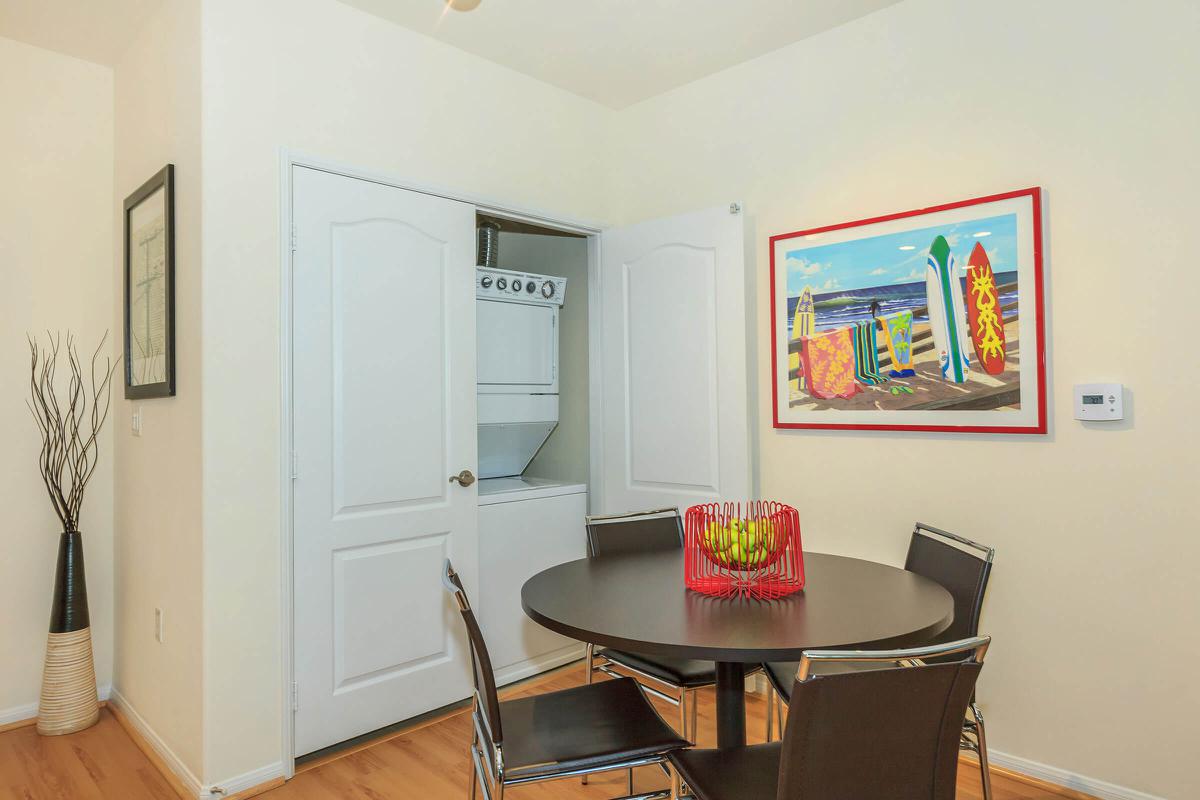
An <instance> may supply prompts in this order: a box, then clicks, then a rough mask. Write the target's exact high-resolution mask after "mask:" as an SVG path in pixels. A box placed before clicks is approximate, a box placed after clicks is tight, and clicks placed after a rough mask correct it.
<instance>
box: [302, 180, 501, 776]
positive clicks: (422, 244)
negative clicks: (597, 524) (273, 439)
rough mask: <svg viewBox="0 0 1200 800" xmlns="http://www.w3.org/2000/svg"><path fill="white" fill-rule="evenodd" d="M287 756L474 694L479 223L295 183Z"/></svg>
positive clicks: (443, 208)
mask: <svg viewBox="0 0 1200 800" xmlns="http://www.w3.org/2000/svg"><path fill="white" fill-rule="evenodd" d="M292 187H293V188H292V198H293V200H292V204H293V221H294V223H295V226H296V237H295V253H294V255H293V258H292V263H293V291H294V294H293V297H294V309H293V333H292V336H293V376H294V378H293V381H294V382H293V405H294V409H293V416H294V431H293V441H294V448H295V451H296V465H297V477H296V480H295V481H294V484H293V487H294V491H293V494H294V499H293V508H294V514H295V519H294V530H295V548H294V557H295V575H294V581H295V586H294V592H293V595H294V597H295V634H294V640H295V671H296V681H297V690H298V691H297V695H298V710H297V711H296V714H295V732H296V754H297V755H302V754H304V753H309V752H312V751H313V750H317V749H319V748H322V747H325V746H327V745H331V744H334V743H336V742H340V741H343V740H345V739H348V738H350V737H353V736H357V735H358V734H361V733H365V732H367V731H372V730H375V729H376V728H380V727H382V726H385V725H389V724H391V723H394V722H398V721H400V720H403V719H407V718H409V717H412V716H415V715H417V714H421V713H424V712H426V711H429V710H431V709H434V708H438V707H439V706H442V705H445V704H447V703H451V702H454V701H456V700H460V699H462V698H465V697H467V696H469V695H470V691H471V690H470V673H469V671H468V670H469V668H468V666H467V658H468V656H467V649H466V645H465V638H464V637H463V636H462V625H461V619H460V618H459V617H458V613H457V610H456V609H455V607H454V606H453V604H452V602H449V601H448V598H447V595H446V593H445V592H444V591H443V590H442V584H441V580H440V576H441V570H442V561H443V559H445V558H447V557H449V558H451V559H453V561H454V565H455V567H456V568H457V570H458V571H459V573H460V574H461V575H462V576H463V579H464V581H465V582H466V585H467V586H468V587H471V586H477V585H478V584H477V580H476V578H477V569H476V561H477V547H478V540H477V535H476V491H477V488H476V487H475V486H471V487H470V488H464V487H462V486H460V485H458V484H455V483H451V482H450V481H449V476H450V475H452V474H457V473H458V472H459V471H460V470H462V469H472V470H474V469H475V468H476V465H475V461H476V452H475V451H476V442H475V414H476V409H475V287H474V279H475V268H474V230H475V209H474V208H473V207H472V206H469V205H466V204H464V203H458V202H454V201H451V200H446V199H443V198H440V197H433V196H430V195H425V194H420V193H417V192H408V191H404V190H401V189H396V188H393V187H389V186H384V185H381V184H378V183H372V182H369V181H364V180H357V179H354V178H347V177H343V176H339V175H333V174H330V173H327V172H322V171H319V170H314V169H308V168H304V167H296V168H294V170H293V182H292Z"/></svg>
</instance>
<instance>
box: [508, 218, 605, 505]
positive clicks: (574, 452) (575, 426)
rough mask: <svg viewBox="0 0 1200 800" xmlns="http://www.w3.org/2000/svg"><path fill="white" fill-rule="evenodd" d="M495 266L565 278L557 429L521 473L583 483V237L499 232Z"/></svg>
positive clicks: (585, 377) (585, 350)
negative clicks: (497, 258) (565, 289)
mask: <svg viewBox="0 0 1200 800" xmlns="http://www.w3.org/2000/svg"><path fill="white" fill-rule="evenodd" d="M499 265H500V267H501V268H502V269H511V270H517V271H520V272H533V273H537V274H541V275H558V276H560V277H563V278H566V279H567V293H566V296H565V298H564V300H563V308H562V310H561V311H560V312H559V326H558V331H559V332H558V398H559V399H558V427H557V428H555V429H554V432H553V433H551V434H550V438H549V439H547V440H546V443H545V444H544V445H542V449H541V450H539V451H538V453H537V455H536V456H534V458H533V461H532V462H530V464H529V467H528V468H527V469H526V470H525V472H526V474H527V475H535V476H538V477H543V478H553V479H555V480H560V481H575V482H578V483H586V482H587V480H588V474H589V471H590V470H589V469H588V466H589V465H588V457H589V452H590V450H591V448H590V447H589V438H590V437H589V434H590V428H589V423H590V419H589V418H588V391H589V387H588V242H587V239H577V238H573V237H566V236H537V235H534V234H528V233H507V232H501V234H500V259H499Z"/></svg>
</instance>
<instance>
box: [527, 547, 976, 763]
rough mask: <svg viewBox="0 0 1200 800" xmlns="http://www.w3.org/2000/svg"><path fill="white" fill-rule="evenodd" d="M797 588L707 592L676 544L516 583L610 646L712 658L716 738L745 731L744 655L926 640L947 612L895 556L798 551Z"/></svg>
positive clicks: (581, 635)
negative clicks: (695, 587)
mask: <svg viewBox="0 0 1200 800" xmlns="http://www.w3.org/2000/svg"><path fill="white" fill-rule="evenodd" d="M804 572H805V578H806V583H805V587H804V589H803V590H802V591H799V592H797V593H795V594H792V595H788V596H787V597H783V598H780V599H777V600H756V599H752V598H746V597H710V596H708V595H703V594H700V593H698V592H694V591H691V590H689V589H687V588H686V587H685V586H684V583H683V551H682V550H667V551H658V552H648V553H631V554H623V555H611V556H598V557H594V558H585V559H581V560H579V561H569V562H567V563H565V564H559V565H557V566H554V567H551V568H549V569H547V570H544V571H542V572H539V573H538V574H536V575H534V576H533V577H532V578H530V579H529V580H528V581H526V582H525V585H524V586H523V587H522V588H521V605H522V607H523V608H524V609H525V613H526V614H528V615H529V617H530V619H532V620H533V621H534V622H537V623H538V624H539V625H542V626H543V627H546V628H549V629H550V630H552V631H554V632H555V633H560V634H562V635H564V636H568V637H570V638H572V639H578V640H579V641H582V642H591V643H593V644H596V645H601V646H604V647H611V648H613V649H616V650H626V651H636V652H639V653H647V654H650V655H662V656H674V657H676V658H689V659H700V660H703V661H713V662H715V663H716V674H717V689H716V691H717V746H718V747H720V748H727V747H738V746H741V745H744V744H745V743H746V699H745V675H746V667H747V666H749V667H751V668H754V667H755V666H757V665H759V664H761V663H763V662H765V661H799V660H800V654H801V653H802V652H804V651H805V650H811V649H830V648H837V649H843V648H850V649H883V648H892V647H905V646H915V645H918V644H924V643H927V642H929V640H931V639H932V638H933V637H935V636H937V635H938V634H939V633H941V632H942V631H944V630H945V629H946V628H947V627H949V625H950V623H951V622H952V621H953V620H954V600H953V598H952V597H951V596H950V593H949V592H948V591H946V590H945V589H944V588H943V587H942V586H940V585H939V584H937V583H935V582H934V581H931V580H929V579H928V578H924V577H921V576H920V575H917V574H915V573H912V572H907V571H905V570H903V569H899V568H897V567H890V566H887V565H885V564H878V563H876V562H874V561H864V560H862V559H858V558H848V557H845V556H835V555H827V554H824V553H805V554H804Z"/></svg>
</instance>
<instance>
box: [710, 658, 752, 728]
mask: <svg viewBox="0 0 1200 800" xmlns="http://www.w3.org/2000/svg"><path fill="white" fill-rule="evenodd" d="M745 744H746V670H745V667H744V665H742V664H734V663H730V662H727V661H718V662H717V747H719V748H721V749H724V748H726V747H743V746H745Z"/></svg>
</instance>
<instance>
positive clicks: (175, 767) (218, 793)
mask: <svg viewBox="0 0 1200 800" xmlns="http://www.w3.org/2000/svg"><path fill="white" fill-rule="evenodd" d="M109 702H111V703H112V704H113V705H115V706H116V707H117V708H118V709H119V710H120V711H121V713H122V714H124V715H125V719H127V720H129V723H130V724H131V725H133V727H134V728H136V729H137V732H138V733H139V734H140V735H141V737H142V738H143V739H145V740H146V741H147V742H148V743H149V744H150V746H151V747H152V748H154V752H156V753H158V757H159V758H161V759H162V762H163V764H165V765H166V767H167V769H169V770H171V772H173V773H175V777H177V778H179V780H180V781H181V782H182V783H183V785H184V788H186V789H187V791H188V794H189V795H191V796H193V797H195V798H197V800H220V798H223V797H228V796H230V795H233V794H237V793H238V792H241V791H245V790H246V789H250V788H253V787H255V786H258V785H259V784H263V783H266V782H267V781H271V780H274V779H275V778H281V777H283V763H282V762H280V761H276V762H275V763H274V764H268V765H267V766H265V767H259V768H258V769H255V770H251V771H250V772H246V773H243V774H241V775H237V776H234V777H232V778H229V779H228V780H224V781H218V782H217V783H215V784H213V785H212V786H211V787H206V786H204V785H203V784H202V783H201V782H200V779H199V778H197V777H196V775H195V773H193V772H192V771H191V770H190V769H188V768H187V765H185V764H184V763H183V761H182V760H181V759H180V758H179V756H177V755H175V753H174V751H172V750H171V748H170V747H168V746H167V743H166V742H164V741H163V740H162V737H161V736H159V735H158V734H157V733H155V731H154V729H153V728H151V727H150V724H149V723H148V722H146V720H145V718H144V717H143V716H142V715H141V714H139V713H138V712H137V709H135V708H134V707H133V706H131V705H130V704H129V701H128V700H127V699H125V697H124V696H123V695H122V694H121V693H120V692H119V691H117V690H116V689H113V690H112V693H111V697H110V698H109Z"/></svg>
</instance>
